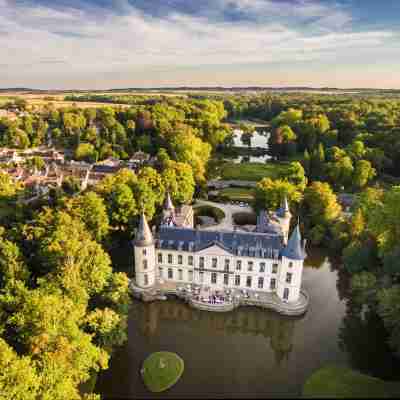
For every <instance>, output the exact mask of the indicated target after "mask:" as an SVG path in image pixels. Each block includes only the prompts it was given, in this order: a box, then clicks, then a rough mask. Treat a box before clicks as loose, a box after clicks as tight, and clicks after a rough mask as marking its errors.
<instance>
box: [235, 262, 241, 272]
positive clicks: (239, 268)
mask: <svg viewBox="0 0 400 400" xmlns="http://www.w3.org/2000/svg"><path fill="white" fill-rule="evenodd" d="M241 269H242V261H241V260H237V261H236V270H237V271H240V270H241Z"/></svg>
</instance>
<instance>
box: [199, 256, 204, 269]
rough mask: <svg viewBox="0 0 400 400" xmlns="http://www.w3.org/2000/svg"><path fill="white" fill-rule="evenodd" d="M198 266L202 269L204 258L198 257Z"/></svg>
mask: <svg viewBox="0 0 400 400" xmlns="http://www.w3.org/2000/svg"><path fill="white" fill-rule="evenodd" d="M199 266H200V268H204V257H200V259H199Z"/></svg>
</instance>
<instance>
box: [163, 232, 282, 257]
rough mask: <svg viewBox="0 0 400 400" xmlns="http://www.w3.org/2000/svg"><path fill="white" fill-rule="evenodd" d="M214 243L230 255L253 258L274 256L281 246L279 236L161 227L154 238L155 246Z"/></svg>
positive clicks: (198, 246)
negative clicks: (155, 238)
mask: <svg viewBox="0 0 400 400" xmlns="http://www.w3.org/2000/svg"><path fill="white" fill-rule="evenodd" d="M214 244H217V245H219V246H221V247H222V248H224V249H225V250H227V251H228V252H230V253H231V254H233V255H240V256H246V257H257V258H278V257H279V255H280V252H281V251H282V249H283V246H284V244H283V238H282V236H281V235H268V234H265V233H247V232H237V231H208V230H207V231H206V230H196V229H189V228H176V227H165V226H162V227H160V230H159V233H158V238H157V241H156V246H157V247H158V248H162V249H172V250H182V251H195V252H196V251H200V250H203V249H206V248H207V247H210V246H212V245H214Z"/></svg>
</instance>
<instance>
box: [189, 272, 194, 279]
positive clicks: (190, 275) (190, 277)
mask: <svg viewBox="0 0 400 400" xmlns="http://www.w3.org/2000/svg"><path fill="white" fill-rule="evenodd" d="M189 281H193V271H189Z"/></svg>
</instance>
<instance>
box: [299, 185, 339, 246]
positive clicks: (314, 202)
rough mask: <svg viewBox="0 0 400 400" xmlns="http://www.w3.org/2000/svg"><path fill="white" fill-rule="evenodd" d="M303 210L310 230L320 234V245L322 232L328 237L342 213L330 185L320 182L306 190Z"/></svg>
mask: <svg viewBox="0 0 400 400" xmlns="http://www.w3.org/2000/svg"><path fill="white" fill-rule="evenodd" d="M302 208H303V215H304V216H305V222H306V224H307V226H308V228H309V230H310V231H311V230H313V231H314V233H315V232H318V233H319V236H318V239H319V240H318V243H320V240H321V237H320V235H321V232H322V234H323V235H324V236H326V235H327V232H329V229H331V228H332V225H333V224H334V223H335V222H336V221H337V220H338V219H339V218H340V215H341V211H342V208H341V206H340V204H339V203H338V202H337V198H336V195H335V194H334V193H333V191H332V189H331V187H330V186H329V184H328V183H323V182H318V181H316V182H313V183H312V184H311V185H310V186H308V187H307V188H306V189H305V191H304V200H303V203H302ZM325 239H326V237H325Z"/></svg>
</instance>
